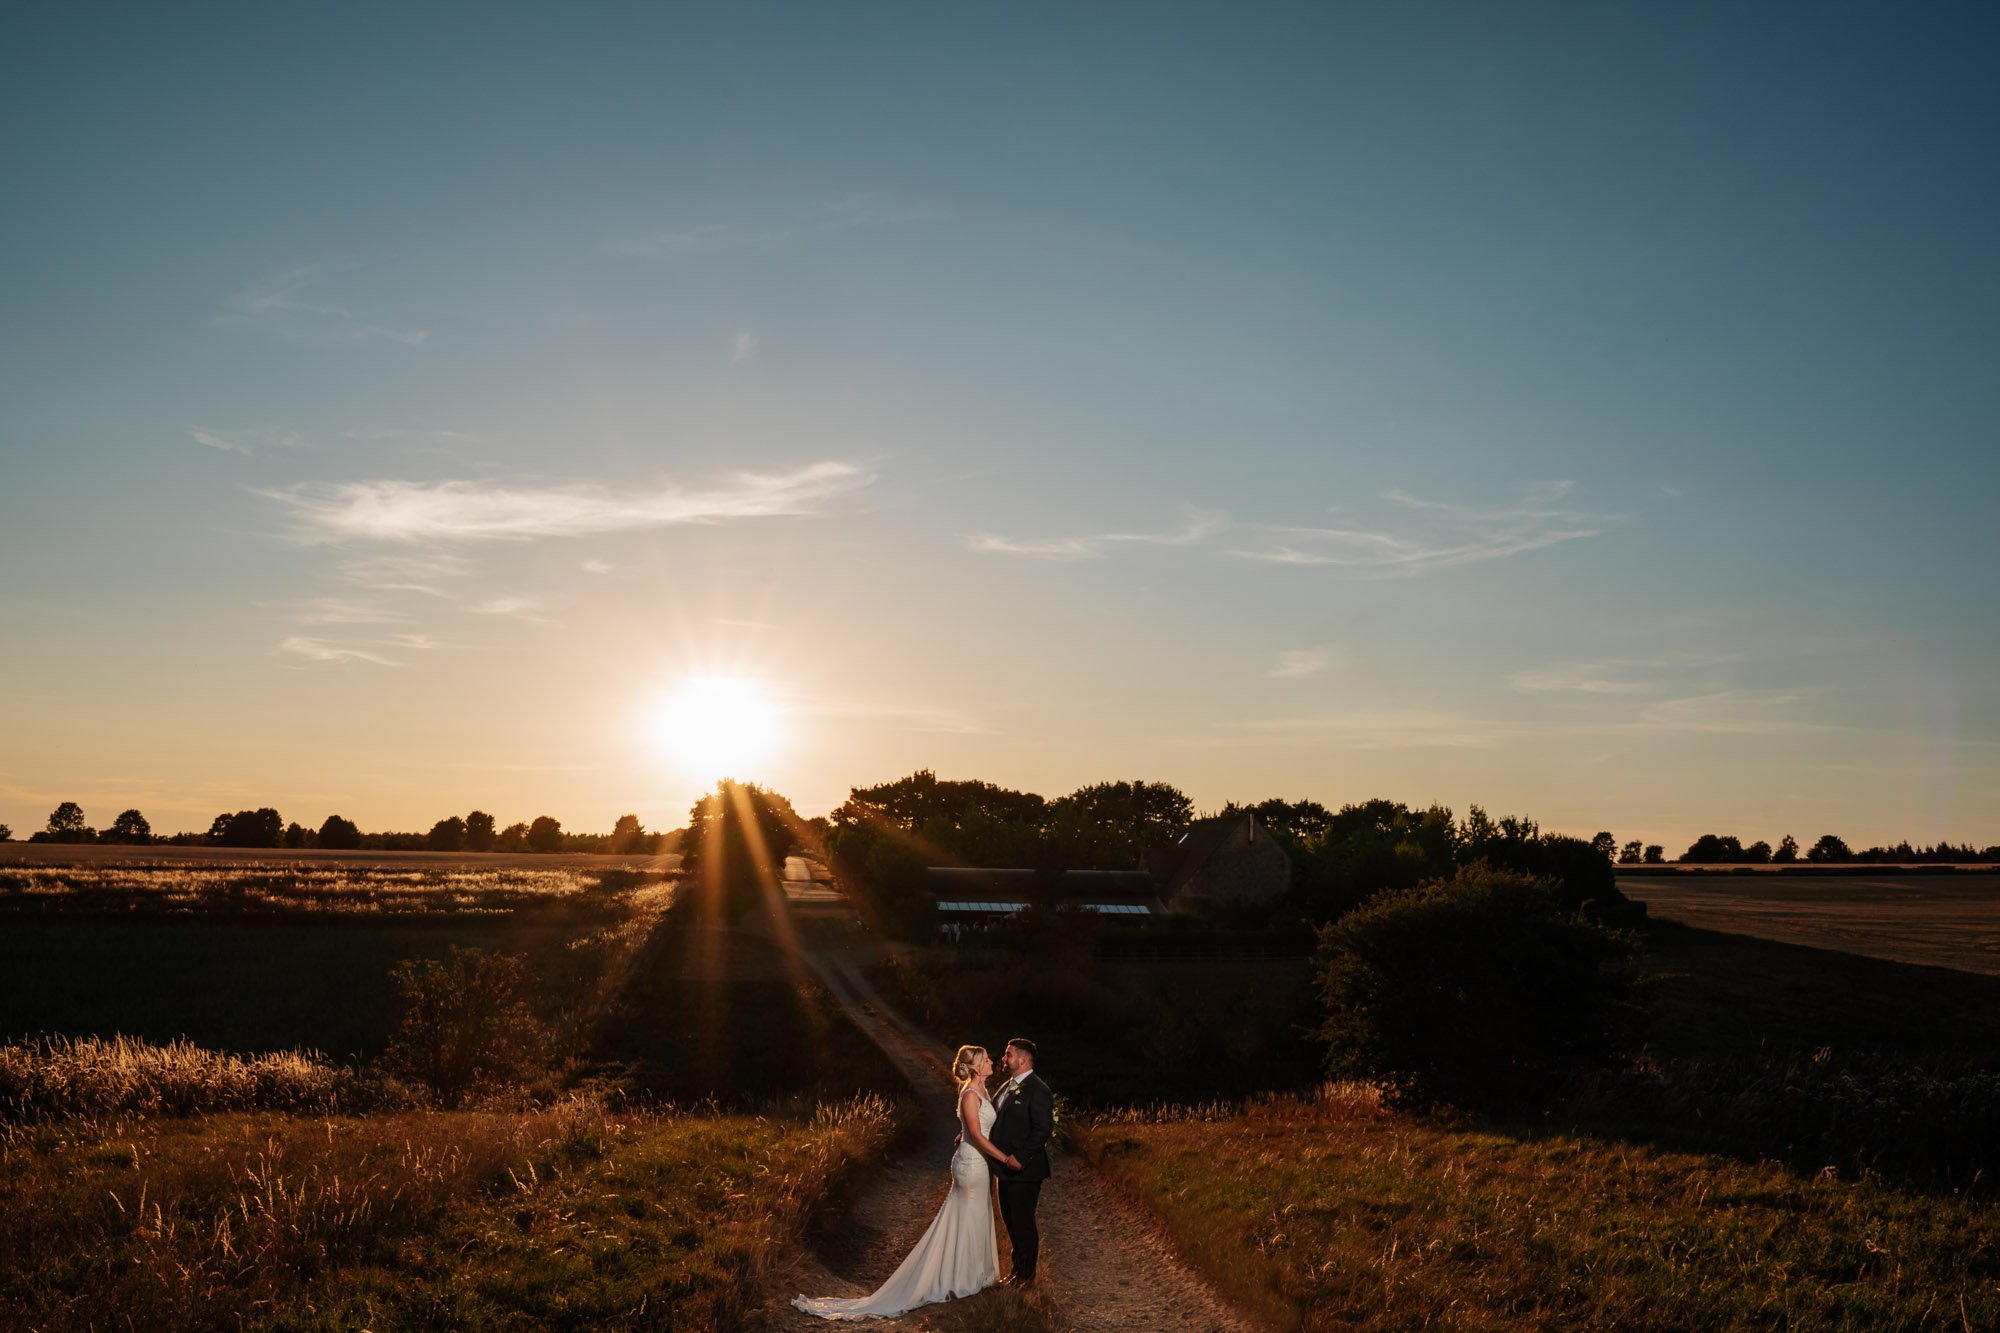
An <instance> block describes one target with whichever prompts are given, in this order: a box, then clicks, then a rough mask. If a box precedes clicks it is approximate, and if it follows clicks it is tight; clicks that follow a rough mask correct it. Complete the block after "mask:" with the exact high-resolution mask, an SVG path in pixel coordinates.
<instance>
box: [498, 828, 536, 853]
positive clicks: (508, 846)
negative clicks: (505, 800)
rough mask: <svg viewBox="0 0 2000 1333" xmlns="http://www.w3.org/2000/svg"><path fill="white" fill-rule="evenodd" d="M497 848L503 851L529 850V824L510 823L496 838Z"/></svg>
mask: <svg viewBox="0 0 2000 1333" xmlns="http://www.w3.org/2000/svg"><path fill="white" fill-rule="evenodd" d="M493 845H494V847H495V849H496V850H499V851H503V852H525V851H527V850H528V826H527V825H526V824H522V823H513V824H509V825H508V826H507V827H506V828H503V829H501V830H500V833H499V835H498V836H497V837H496V838H495V839H494V842H493Z"/></svg>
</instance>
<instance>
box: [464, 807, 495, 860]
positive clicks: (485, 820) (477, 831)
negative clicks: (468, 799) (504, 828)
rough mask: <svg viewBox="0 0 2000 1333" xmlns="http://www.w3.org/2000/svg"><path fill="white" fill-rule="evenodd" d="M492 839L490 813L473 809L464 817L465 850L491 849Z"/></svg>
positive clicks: (486, 850)
mask: <svg viewBox="0 0 2000 1333" xmlns="http://www.w3.org/2000/svg"><path fill="white" fill-rule="evenodd" d="M494 840H495V835H494V832H493V816H492V815H489V814H487V813H486V812H485V811H484V810H474V811H473V812H472V813H471V814H469V815H467V816H466V817H465V850H466V851H468V852H490V851H492V850H493V843H494Z"/></svg>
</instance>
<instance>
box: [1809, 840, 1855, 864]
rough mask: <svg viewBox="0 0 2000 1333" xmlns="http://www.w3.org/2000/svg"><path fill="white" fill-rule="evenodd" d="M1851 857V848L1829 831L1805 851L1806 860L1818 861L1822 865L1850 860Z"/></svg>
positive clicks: (1852, 855)
mask: <svg viewBox="0 0 2000 1333" xmlns="http://www.w3.org/2000/svg"><path fill="white" fill-rule="evenodd" d="M1853 859H1854V851H1853V849H1852V848H1850V847H1849V846H1848V845H1847V843H1846V841H1845V840H1843V839H1841V838H1838V837H1836V836H1835V835H1833V834H1831V833H1828V834H1825V835H1824V836H1822V837H1821V838H1820V840H1819V841H1818V842H1816V843H1814V844H1813V845H1812V850H1811V851H1809V852H1807V853H1806V860H1808V861H1814V862H1818V863H1820V864H1823V865H1825V864H1832V863H1835V862H1839V861H1852V860H1853Z"/></svg>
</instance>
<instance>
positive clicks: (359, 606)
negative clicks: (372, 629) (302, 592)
mask: <svg viewBox="0 0 2000 1333" xmlns="http://www.w3.org/2000/svg"><path fill="white" fill-rule="evenodd" d="M292 619H293V620H295V621H297V622H298V623H299V624H301V625H393V624H399V623H401V622H403V621H406V620H408V619H409V617H408V616H406V615H404V614H403V613H402V612H400V611H395V610H391V609H390V608H389V607H386V606H381V605H378V604H376V603H374V602H362V601H354V600H352V599H349V598H342V597H315V598H313V599H312V600H310V601H308V602H305V603H303V604H301V605H300V606H299V607H298V608H297V609H296V610H295V611H294V612H293V613H292Z"/></svg>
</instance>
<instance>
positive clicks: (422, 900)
mask: <svg viewBox="0 0 2000 1333" xmlns="http://www.w3.org/2000/svg"><path fill="white" fill-rule="evenodd" d="M665 878H666V876H664V875H662V874H641V873H635V872H632V871H628V870H612V871H601V870H588V869H570V868H554V869H546V870H543V869H526V868H516V867H509V868H506V869H483V868H469V867H437V868H431V867H425V868H400V869H392V868H387V867H379V866H340V865H313V864H303V863H297V862H293V863H280V864H272V863H262V864H259V863H244V864H220V865H217V864H203V865H169V866H159V865H69V866H8V867H4V868H0V912H7V913H20V914H29V913H35V912H65V913H78V912H95V911H116V912H130V913H145V914H166V915H195V914H201V915H217V914H227V913H285V914H312V913H327V912H363V913H373V914H378V915H403V914H423V915H437V914H460V915H501V914H505V913H508V912H513V911H517V910H519V909H521V908H523V907H534V906H545V905H552V904H570V905H581V904H585V903H588V902H589V901H591V900H593V898H595V897H604V896H613V895H617V894H621V893H624V892H629V891H632V890H633V889H634V887H635V886H641V885H657V884H659V883H660V882H662V881H664V880H665Z"/></svg>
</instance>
